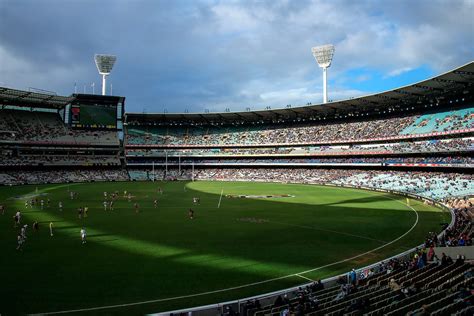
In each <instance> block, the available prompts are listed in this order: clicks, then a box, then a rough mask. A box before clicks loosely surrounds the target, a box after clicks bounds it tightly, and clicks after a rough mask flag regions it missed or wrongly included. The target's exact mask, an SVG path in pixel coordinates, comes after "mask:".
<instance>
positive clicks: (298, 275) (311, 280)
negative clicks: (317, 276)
mask: <svg viewBox="0 0 474 316" xmlns="http://www.w3.org/2000/svg"><path fill="white" fill-rule="evenodd" d="M296 276H297V277H300V278H302V279H305V280H307V281H310V282H314V280H313V279H310V278H307V277H305V276H302V275H300V274H296Z"/></svg>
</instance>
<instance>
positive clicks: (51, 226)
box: [49, 222, 53, 237]
mask: <svg viewBox="0 0 474 316" xmlns="http://www.w3.org/2000/svg"><path fill="white" fill-rule="evenodd" d="M49 235H50V236H51V237H53V222H49Z"/></svg>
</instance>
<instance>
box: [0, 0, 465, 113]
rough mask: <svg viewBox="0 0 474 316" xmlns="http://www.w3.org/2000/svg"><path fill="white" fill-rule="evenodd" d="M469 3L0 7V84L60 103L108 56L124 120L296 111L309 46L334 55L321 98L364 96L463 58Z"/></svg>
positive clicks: (17, 3)
mask: <svg viewBox="0 0 474 316" xmlns="http://www.w3.org/2000/svg"><path fill="white" fill-rule="evenodd" d="M473 5H474V2H473V1H471V0H465V1H461V0H453V1H449V2H446V1H442V0H435V1H430V3H429V5H426V1H423V0H420V1H409V0H401V1H395V0H387V1H383V2H373V1H370V0H361V1H348V0H347V1H343V0H335V1H323V0H300V1H288V0H275V1H250V0H243V1H224V0H210V1H204V0H203V1H186V0H176V1H165V0H163V1H152V0H138V1H127V0H115V1H112V0H104V1H92V0H84V1H61V0H44V1H35V0H0V43H1V46H0V82H5V84H7V85H10V86H14V87H17V88H25V87H28V86H35V87H38V88H44V89H47V90H54V91H57V92H58V93H61V94H70V93H71V92H72V90H73V83H74V82H75V81H77V82H78V84H79V86H82V85H83V84H90V83H91V82H93V81H95V82H96V85H98V84H99V82H100V81H99V79H100V78H99V76H98V74H97V73H96V70H95V66H94V63H93V59H92V57H93V54H94V53H98V52H103V53H114V54H116V55H117V56H118V60H117V64H116V66H115V67H114V70H113V71H112V74H111V76H110V78H109V82H112V83H113V84H114V92H116V93H117V94H121V95H125V96H126V97H127V109H128V110H130V111H139V112H140V111H142V110H143V108H145V107H146V108H147V109H148V111H150V112H152V111H156V112H161V111H162V110H163V109H164V108H167V110H168V111H169V112H172V111H178V112H180V111H184V109H188V110H189V111H203V110H204V109H206V108H207V109H216V110H224V109H225V108H227V107H230V108H231V110H241V109H245V108H247V107H251V108H253V109H257V108H264V107H265V106H271V107H272V108H277V107H284V106H285V105H286V104H292V105H304V104H306V103H307V102H320V101H321V99H322V96H321V82H322V78H321V76H322V74H321V71H320V69H319V68H318V67H317V65H316V62H315V61H314V59H313V57H312V55H311V47H312V46H316V45H321V44H326V43H333V44H334V45H335V47H336V53H335V56H334V62H333V64H332V66H331V69H330V76H329V79H330V82H329V83H330V90H329V93H330V97H331V98H333V99H336V98H344V97H351V96H355V95H360V94H365V93H369V92H370V93H371V92H376V91H374V89H373V88H370V87H366V88H364V89H365V90H363V91H362V90H360V89H359V88H360V85H357V83H361V82H366V83H367V82H372V81H376V80H377V79H381V80H380V81H381V82H383V81H384V80H382V79H384V78H386V77H390V78H392V79H394V80H395V79H397V78H402V77H404V78H405V77H406V76H404V75H406V74H411V72H412V71H411V70H416V69H418V68H419V67H426V68H427V69H429V70H430V71H432V72H433V73H440V72H443V71H447V70H449V69H450V68H452V67H455V66H458V65H461V64H464V63H465V62H468V61H470V60H472V59H473V55H472V52H473V51H474V38H473V32H472V30H473V29H474V22H473V20H474V19H472V16H471V15H472V12H473V11H474V7H473ZM25 12H34V13H35V14H25ZM362 68H363V69H365V70H366V71H365V72H364V73H363V74H359V75H357V76H350V75H349V74H350V73H351V70H353V69H362ZM408 77H409V76H408ZM394 80H391V81H390V82H394ZM400 80H401V79H400ZM404 80H406V78H405V79H404ZM395 81H396V80H395ZM407 83H409V82H402V81H400V82H399V84H400V85H402V84H407ZM377 88H378V89H383V90H384V89H386V88H389V87H377ZM350 93H354V95H350Z"/></svg>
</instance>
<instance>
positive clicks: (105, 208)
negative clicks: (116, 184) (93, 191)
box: [103, 201, 107, 211]
mask: <svg viewBox="0 0 474 316" xmlns="http://www.w3.org/2000/svg"><path fill="white" fill-rule="evenodd" d="M103 204H104V211H107V201H104V203H103Z"/></svg>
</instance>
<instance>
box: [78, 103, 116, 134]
mask: <svg viewBox="0 0 474 316" xmlns="http://www.w3.org/2000/svg"><path fill="white" fill-rule="evenodd" d="M71 124H72V126H73V127H78V128H91V129H94V128H97V129H116V128H117V106H115V105H85V104H73V105H72V106H71Z"/></svg>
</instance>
